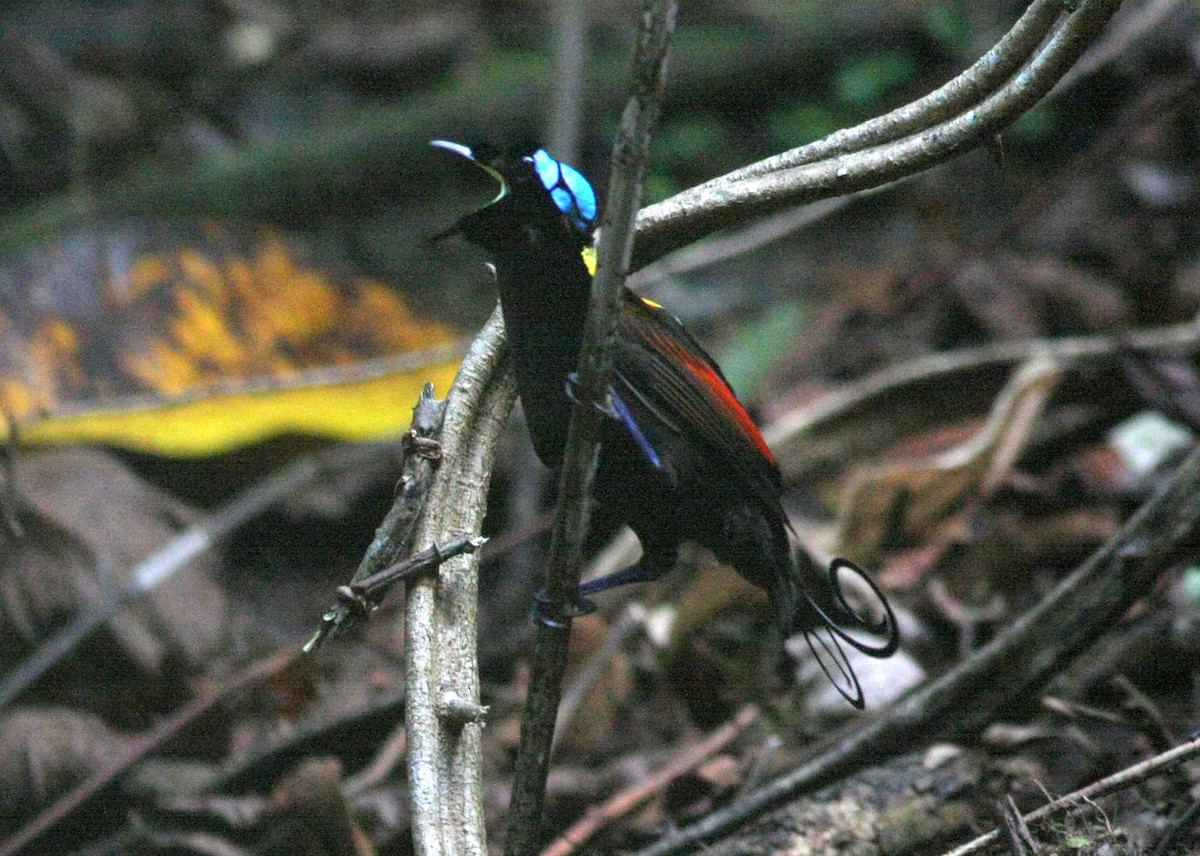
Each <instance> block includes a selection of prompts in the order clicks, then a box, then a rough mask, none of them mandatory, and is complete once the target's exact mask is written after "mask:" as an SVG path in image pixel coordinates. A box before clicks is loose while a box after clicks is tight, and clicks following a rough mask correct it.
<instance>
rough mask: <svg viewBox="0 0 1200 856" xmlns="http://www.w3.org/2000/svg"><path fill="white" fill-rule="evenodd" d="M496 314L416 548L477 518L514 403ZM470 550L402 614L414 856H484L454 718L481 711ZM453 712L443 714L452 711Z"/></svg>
mask: <svg viewBox="0 0 1200 856" xmlns="http://www.w3.org/2000/svg"><path fill="white" fill-rule="evenodd" d="M507 354H508V349H507V347H505V344H504V326H503V322H502V321H501V318H500V312H499V310H497V311H496V312H494V313H493V314H492V317H491V320H490V321H488V324H487V326H486V327H484V329H483V331H482V332H481V333H480V334H479V337H478V338H477V339H476V340H475V343H474V344H473V345H472V346H471V350H470V352H469V353H468V354H467V358H466V360H465V361H464V362H463V366H462V369H460V370H459V373H458V377H457V378H456V379H455V381H454V385H453V386H452V387H451V388H450V393H449V395H448V396H447V399H446V402H447V406H446V416H445V421H444V423H443V426H442V436H441V440H442V453H443V461H442V464H441V466H440V467H439V469H438V472H437V476H436V478H435V479H434V482H433V485H432V486H431V487H430V490H429V497H428V500H427V502H426V505H425V510H424V511H423V513H422V515H421V519H420V522H419V524H418V527H417V533H416V536H415V537H414V539H413V543H414V545H415V546H416V547H417V548H418V549H422V548H426V547H428V546H431V545H433V544H437V543H445V542H446V541H448V540H449V539H450V538H452V537H453V536H455V535H461V534H467V535H470V534H475V533H477V532H478V531H479V525H480V523H481V522H482V521H483V514H484V510H485V503H486V499H487V487H488V481H489V479H490V478H491V472H492V460H493V457H494V455H495V450H496V443H497V441H498V440H499V437H500V435H501V433H502V431H503V428H504V423H505V421H506V420H507V418H508V414H509V411H510V410H511V409H512V405H513V401H514V400H515V399H516V385H515V383H514V382H513V378H512V373H511V371H509V370H508V366H507ZM478 567H479V559H478V556H477V555H476V554H467V555H462V556H459V557H457V558H454V559H451V560H449V561H447V562H445V563H444V564H443V565H441V567H440V568H439V570H438V573H437V574H431V575H428V576H424V577H420V578H418V579H416V580H414V581H413V582H412V583H410V584H409V586H408V599H407V603H406V608H405V627H404V629H405V652H406V682H405V687H406V699H405V717H406V726H407V730H408V778H409V791H410V801H411V804H412V827H413V842H414V845H415V847H416V852H417V853H418V854H420V856H485V854H486V853H487V846H486V836H485V829H484V822H483V795H482V789H481V770H480V762H481V752H480V747H479V731H480V729H481V728H482V722H481V721H480V719H478V718H476V719H474V720H469V719H464V718H463V717H461V716H459V715H456V714H452V713H451V711H450V710H449V708H448V706H447V705H446V704H445V700H446V698H447V694H449V695H451V696H453V697H454V698H456V699H457V700H458V704H457V705H455V706H454V707H455V709H461V708H464V707H470V706H474V707H478V705H479V673H478V666H477V663H476V656H475V654H476V650H477V639H476V629H475V627H476V625H475V610H476V597H477V593H478V579H477V571H478ZM448 714H449V715H448Z"/></svg>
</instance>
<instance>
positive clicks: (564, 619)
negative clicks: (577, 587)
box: [533, 589, 596, 630]
mask: <svg viewBox="0 0 1200 856" xmlns="http://www.w3.org/2000/svg"><path fill="white" fill-rule="evenodd" d="M595 611H596V604H595V603H593V602H592V601H590V600H588V599H587V598H585V597H576V599H575V600H574V601H573V602H570V603H564V602H563V601H560V600H557V599H555V598H552V597H550V595H549V594H547V593H546V590H545V589H541V590H539V591H538V592H537V594H535V595H534V596H533V620H534V621H536V622H537V623H538V624H541V625H544V626H545V627H553V628H554V629H555V630H564V629H566V627H567V626H568V625H569V624H570V622H571V619H574V618H579V617H580V616H581V615H591V614H592V613H593V612H595Z"/></svg>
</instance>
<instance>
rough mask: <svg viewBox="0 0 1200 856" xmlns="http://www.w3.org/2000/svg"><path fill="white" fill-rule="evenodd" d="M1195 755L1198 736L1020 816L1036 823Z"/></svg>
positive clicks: (958, 853) (976, 848) (953, 854)
mask: <svg viewBox="0 0 1200 856" xmlns="http://www.w3.org/2000/svg"><path fill="white" fill-rule="evenodd" d="M1196 757H1200V739H1196V740H1193V741H1191V742H1190V743H1184V744H1183V745H1182V746H1176V747H1175V748H1174V749H1171V750H1170V751H1167V752H1163V753H1162V754H1161V755H1155V756H1154V757H1153V758H1149V759H1147V760H1145V761H1142V762H1141V763H1140V764H1134V765H1133V766H1132V767H1126V768H1125V769H1124V770H1121V771H1120V772H1117V773H1113V774H1112V775H1111V776H1108V777H1106V778H1103V779H1101V780H1100V781H1098V782H1092V784H1090V785H1088V786H1087V787H1084V788H1080V789H1079V790H1077V791H1075V792H1074V793H1070V794H1067V795H1066V796H1064V797H1059V798H1058V799H1056V800H1054V801H1052V802H1049V803H1047V804H1046V805H1044V806H1042V807H1041V808H1039V809H1037V810H1036V811H1031V812H1029V814H1026V815H1023V816H1022V817H1023V819H1024V821H1025V823H1027V824H1029V823H1036V822H1037V821H1039V820H1043V819H1045V818H1047V817H1049V816H1050V815H1052V814H1055V813H1056V812H1060V811H1062V810H1063V809H1068V808H1073V807H1075V806H1077V805H1079V804H1080V803H1084V802H1090V801H1091V800H1097V799H1100V798H1101V797H1104V796H1107V795H1108V794H1112V793H1116V792H1117V791H1121V790H1125V789H1126V788H1129V787H1132V786H1134V785H1138V784H1141V783H1142V782H1144V781H1146V780H1147V779H1149V778H1151V777H1152V776H1157V775H1160V774H1162V773H1165V772H1167V771H1168V770H1172V769H1174V768H1176V767H1178V766H1179V765H1180V764H1182V763H1184V762H1185V761H1189V760H1191V759H1192V758H1196ZM999 839H1000V830H998V829H993V830H992V831H991V832H989V833H987V834H986V835H981V836H979V837H978V838H976V839H975V840H974V841H969V842H967V843H966V844H964V845H962V846H961V847H957V848H955V849H954V850H951V851H950V852H949V853H947V854H945V856H969V854H971V853H980V852H982V851H983V850H984V849H985V848H986V847H987V846H988V845H990V844H991V843H992V842H995V841H998V840H999Z"/></svg>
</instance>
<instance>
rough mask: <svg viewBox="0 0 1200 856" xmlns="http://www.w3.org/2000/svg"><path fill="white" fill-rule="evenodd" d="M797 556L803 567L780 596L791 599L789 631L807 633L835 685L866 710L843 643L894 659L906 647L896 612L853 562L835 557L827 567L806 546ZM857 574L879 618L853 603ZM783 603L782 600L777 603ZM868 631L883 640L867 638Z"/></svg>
mask: <svg viewBox="0 0 1200 856" xmlns="http://www.w3.org/2000/svg"><path fill="white" fill-rule="evenodd" d="M796 558H797V561H798V563H799V564H800V566H801V567H800V568H799V571H800V573H799V574H798V575H797V576H795V577H792V580H793V584H794V588H793V589H792V591H790V592H788V593H786V594H784V593H782V592H781V593H779V594H777V595H776V596H775V597H776V598H780V597H782V598H784V599H787V600H789V601H790V604H789V606H784V607H783V608H781V609H780V618H781V620H783V619H784V618H785V615H784V612H785V611H786V612H788V613H790V614H789V615H787V616H786V617H787V619H788V621H787V624H788V626H787V627H785V630H790V632H791V634H795V633H803V634H804V640H805V641H806V642H807V643H808V647H809V650H810V651H812V654H813V656H814V657H815V658H816V660H817V663H818V664H819V665H820V667H821V670H822V671H823V672H824V673H825V676H826V677H828V678H829V680H830V682H831V683H832V684H833V686H834V688H835V689H836V690H837V691H838V692H839V693H840V694H841V695H842V697H843V698H845V699H846V701H848V702H850V704H852V705H854V706H855V707H856V708H860V709H861V708H862V707H863V703H864V699H863V692H862V686H861V685H860V684H859V681H858V676H857V675H856V674H855V672H854V668H853V666H851V664H850V659H849V657H848V656H847V652H846V648H845V646H844V645H843V643H845V645H849V646H850V647H851V648H854V649H855V650H857V651H860V652H861V653H863V654H866V655H867V656H868V657H874V658H877V659H883V658H885V657H890V656H891V655H892V654H894V653H895V652H896V649H897V648H899V647H900V631H899V627H898V626H897V623H896V615H895V613H894V612H892V607H891V604H889V603H888V600H887V597H886V596H885V595H884V593H883V591H882V590H881V589H880V588H879V586H878V584H877V583H876V582H875V581H874V580H873V579H871V576H870V575H869V574H868V573H867V572H866V571H864V570H863V569H862V568H860V567H859V566H858V565H856V564H854V563H853V562H851V561H849V560H847V559H834V560H833V561H832V562H831V563H830V565H829V568H828V570H827V571H826V570H824V569H823V568H822V566H821V565H819V564H818V563H817V562H816V560H815V559H813V558H812V557H810V556H809V555H808V553H807V552H806V551H805V550H804V549H803V548H801V549H800V550H799V552H798V555H797V557H796ZM847 574H848V575H849V576H848V577H847V576H846V575H847ZM852 577H857V578H858V579H859V581H860V582H861V583H862V584H863V587H864V588H865V589H866V591H867V592H869V594H870V597H871V599H872V600H874V601H876V602H877V603H876V604H873V605H872V604H868V606H873V607H874V610H873V611H874V612H876V613H877V614H880V617H879V618H878V619H876V618H873V617H871V616H867V615H864V614H863V613H862V611H860V610H856V609H855V608H854V607H852V606H851V605H850V603H849V602H848V600H847V598H846V589H845V586H846V583H847V581H848V580H849V579H850V578H852ZM781 606H783V605H782V604H780V603H777V607H781ZM864 635H869V636H873V637H883V639H882V641H875V640H871V641H864V639H863V636H864Z"/></svg>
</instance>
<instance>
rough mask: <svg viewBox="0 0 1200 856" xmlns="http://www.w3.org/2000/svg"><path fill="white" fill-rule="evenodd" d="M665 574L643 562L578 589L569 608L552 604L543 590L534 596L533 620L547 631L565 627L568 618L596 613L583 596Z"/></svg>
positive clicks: (591, 581)
mask: <svg viewBox="0 0 1200 856" xmlns="http://www.w3.org/2000/svg"><path fill="white" fill-rule="evenodd" d="M666 570H667V569H666V568H665V567H661V566H658V565H653V564H651V563H649V562H646V561H645V559H643V560H642V561H639V562H635V563H634V564H632V565H630V566H629V567H628V568H623V569H621V570H619V571H617V572H616V573H612V574H608V575H607V576H603V577H600V578H599V579H595V580H590V581H588V582H586V583H584V584H583V585H581V586H580V587H579V592H578V594H577V595H576V600H575V603H573V604H570V605H569V606H564V604H561V603H556V602H554V601H552V600H551V599H550V597H549V595H547V594H546V591H545V589H542V590H541V591H539V592H538V593H537V594H535V595H534V596H533V618H534V620H535V621H537V622H538V623H539V624H545V625H546V626H547V627H565V626H566V619H567V618H578V617H579V616H581V615H590V614H591V613H593V612H595V611H596V604H595V603H593V602H592V601H591V600H589V599H588V598H587V597H586V596H585V595H592V594H596V593H597V592H602V591H608V590H609V589H613V588H617V587H619V586H625V585H629V584H631V583H649V582H653V581H654V580H656V579H658V578H659V577H661V576H662V575H663V574H664V573H665V572H666Z"/></svg>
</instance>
